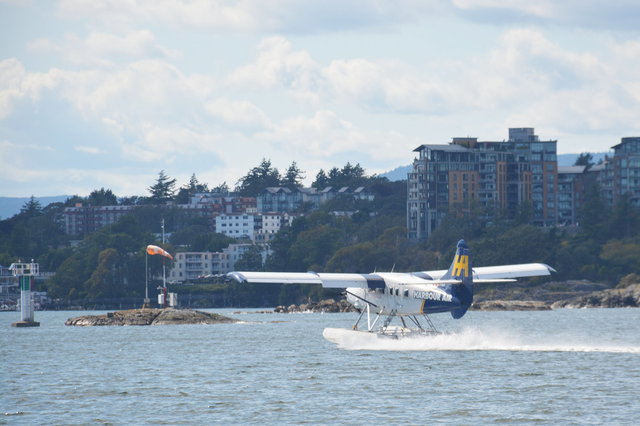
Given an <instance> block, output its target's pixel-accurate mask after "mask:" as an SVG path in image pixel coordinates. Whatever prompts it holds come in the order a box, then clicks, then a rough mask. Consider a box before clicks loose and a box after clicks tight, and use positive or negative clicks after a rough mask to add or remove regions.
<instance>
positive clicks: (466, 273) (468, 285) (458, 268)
mask: <svg viewBox="0 0 640 426" xmlns="http://www.w3.org/2000/svg"><path fill="white" fill-rule="evenodd" d="M452 278H453V279H459V280H460V281H461V283H460V284H453V285H452V286H451V294H452V295H453V296H454V297H456V298H458V300H459V301H460V308H459V309H456V310H455V311H451V316H452V317H453V318H454V319H459V318H462V317H463V316H464V314H465V313H466V312H467V309H469V306H471V303H472V302H473V271H472V266H471V250H469V247H468V246H467V243H465V241H464V240H460V241H458V246H457V248H456V255H455V257H454V258H453V262H451V266H450V267H449V270H448V271H447V273H446V274H444V276H443V277H442V279H452Z"/></svg>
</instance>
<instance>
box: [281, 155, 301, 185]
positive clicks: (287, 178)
mask: <svg viewBox="0 0 640 426" xmlns="http://www.w3.org/2000/svg"><path fill="white" fill-rule="evenodd" d="M302 179H304V172H303V171H302V170H300V169H299V168H298V165H297V164H296V162H295V161H294V162H292V163H291V165H290V166H289V168H288V169H287V171H286V173H285V174H284V178H282V186H286V187H287V188H290V189H294V188H300V187H302Z"/></svg>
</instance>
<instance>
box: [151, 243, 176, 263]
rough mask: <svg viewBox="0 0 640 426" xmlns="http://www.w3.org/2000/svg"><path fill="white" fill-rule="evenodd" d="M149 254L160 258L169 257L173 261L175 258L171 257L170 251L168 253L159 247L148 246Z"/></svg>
mask: <svg viewBox="0 0 640 426" xmlns="http://www.w3.org/2000/svg"><path fill="white" fill-rule="evenodd" d="M147 254H150V255H152V256H153V255H154V254H159V255H160V256H164V257H168V258H169V259H171V260H173V256H171V255H170V254H169V252H168V251H166V250H164V249H163V248H161V247H158V246H152V245H148V246H147Z"/></svg>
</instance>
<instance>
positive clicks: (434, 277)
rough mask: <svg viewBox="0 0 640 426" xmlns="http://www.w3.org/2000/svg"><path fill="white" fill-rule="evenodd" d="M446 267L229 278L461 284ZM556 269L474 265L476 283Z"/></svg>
mask: <svg viewBox="0 0 640 426" xmlns="http://www.w3.org/2000/svg"><path fill="white" fill-rule="evenodd" d="M446 272H447V271H446V270H438V271H422V272H415V273H402V272H384V273H375V274H348V273H322V272H321V273H316V272H238V271H234V272H230V273H229V274H227V276H228V277H229V278H232V279H234V280H235V281H237V282H240V283H245V282H247V283H261V284H320V285H322V287H324V288H384V287H385V279H386V280H389V281H394V282H396V283H398V284H401V285H422V284H431V285H442V284H460V283H461V281H460V280H457V279H444V280H443V279H441V278H442V276H443V275H444V274H445V273H446ZM551 272H555V270H554V269H553V268H552V267H550V266H548V265H545V264H542V263H528V264H520V265H502V266H483V267H479V268H473V282H474V283H489V282H491V283H496V282H513V281H515V278H521V277H535V276H542V275H550V274H551Z"/></svg>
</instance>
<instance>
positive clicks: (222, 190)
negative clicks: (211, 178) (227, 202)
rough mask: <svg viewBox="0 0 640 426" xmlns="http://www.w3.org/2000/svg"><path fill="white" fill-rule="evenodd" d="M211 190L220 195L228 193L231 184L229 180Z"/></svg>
mask: <svg viewBox="0 0 640 426" xmlns="http://www.w3.org/2000/svg"><path fill="white" fill-rule="evenodd" d="M211 192H215V193H217V194H220V195H228V194H229V185H227V182H222V183H221V184H220V185H218V186H216V187H214V188H213V189H212V190H211Z"/></svg>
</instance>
